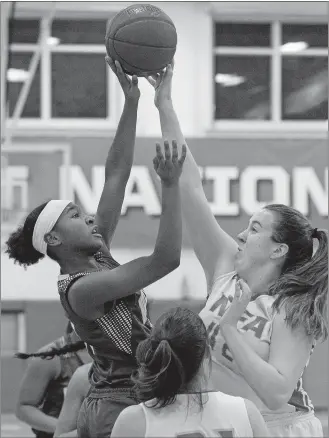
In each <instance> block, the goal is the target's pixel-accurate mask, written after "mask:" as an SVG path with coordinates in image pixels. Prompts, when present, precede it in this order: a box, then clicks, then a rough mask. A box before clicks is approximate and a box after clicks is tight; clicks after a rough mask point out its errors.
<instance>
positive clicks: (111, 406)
mask: <svg viewBox="0 0 329 438" xmlns="http://www.w3.org/2000/svg"><path fill="white" fill-rule="evenodd" d="M136 404H138V402H137V399H136V397H135V394H134V392H133V391H132V390H131V389H128V388H115V389H109V388H104V389H96V388H91V390H90V391H89V393H88V395H87V397H86V398H85V399H84V401H83V403H82V405H81V409H80V412H79V417H78V424H77V429H78V436H79V438H105V437H106V438H110V436H111V432H112V429H113V426H114V423H115V421H116V419H117V418H118V416H119V414H120V412H121V411H123V410H124V409H125V408H127V407H128V406H131V405H136Z"/></svg>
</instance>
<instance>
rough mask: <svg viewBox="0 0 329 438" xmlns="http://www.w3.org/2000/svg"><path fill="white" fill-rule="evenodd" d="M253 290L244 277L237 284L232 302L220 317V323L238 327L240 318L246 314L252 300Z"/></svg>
mask: <svg viewBox="0 0 329 438" xmlns="http://www.w3.org/2000/svg"><path fill="white" fill-rule="evenodd" d="M251 295H252V293H251V290H250V288H249V286H248V284H247V283H246V282H245V281H243V280H242V279H240V280H238V281H237V282H236V284H235V294H234V298H233V301H232V303H231V304H230V305H229V307H228V309H227V310H226V311H225V313H224V315H223V316H222V317H221V318H220V325H221V326H224V325H231V326H234V327H236V326H237V324H238V321H239V319H240V318H241V316H242V315H243V314H244V312H245V310H246V308H247V306H248V304H249V302H250V300H251Z"/></svg>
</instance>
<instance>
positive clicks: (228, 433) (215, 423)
mask: <svg viewBox="0 0 329 438" xmlns="http://www.w3.org/2000/svg"><path fill="white" fill-rule="evenodd" d="M203 399H204V406H203V409H202V410H201V409H200V406H199V404H198V402H197V399H196V398H195V396H191V395H186V394H180V395H178V396H177V399H176V401H175V402H174V403H173V404H171V405H169V406H165V407H164V408H151V407H147V405H148V403H146V404H145V403H142V404H141V406H142V407H143V410H144V413H145V418H146V433H145V438H151V437H153V438H156V437H164V436H166V437H168V438H173V437H177V438H208V437H209V438H211V437H216V438H220V437H223V438H233V437H234V438H235V437H252V436H253V432H252V428H251V425H250V422H249V417H248V413H247V409H246V406H245V403H244V400H243V399H242V398H240V397H232V396H229V395H226V394H223V393H221V392H209V393H205V394H203Z"/></svg>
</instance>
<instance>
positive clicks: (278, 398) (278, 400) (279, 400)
mask: <svg viewBox="0 0 329 438" xmlns="http://www.w3.org/2000/svg"><path fill="white" fill-rule="evenodd" d="M289 399H290V396H289V395H288V394H287V393H286V392H285V393H283V392H282V393H276V394H273V393H272V394H268V395H267V396H266V397H265V398H264V400H263V402H264V404H265V405H266V407H267V408H268V409H270V410H271V411H276V410H278V409H280V408H281V407H282V406H284V405H285V404H286V403H287V402H288V401H289Z"/></svg>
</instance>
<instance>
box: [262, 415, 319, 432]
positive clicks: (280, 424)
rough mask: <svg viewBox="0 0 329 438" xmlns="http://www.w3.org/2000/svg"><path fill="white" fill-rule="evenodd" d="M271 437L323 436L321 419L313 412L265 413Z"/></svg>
mask: <svg viewBox="0 0 329 438" xmlns="http://www.w3.org/2000/svg"><path fill="white" fill-rule="evenodd" d="M264 420H265V423H266V426H267V428H268V430H269V432H270V433H269V436H270V437H282V438H283V437H284V438H295V437H296V438H299V437H302V438H304V437H305V438H306V437H307V438H323V429H322V424H321V421H320V420H319V419H318V418H316V416H315V415H314V413H313V412H306V413H304V412H293V413H289V414H278V415H264Z"/></svg>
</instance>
